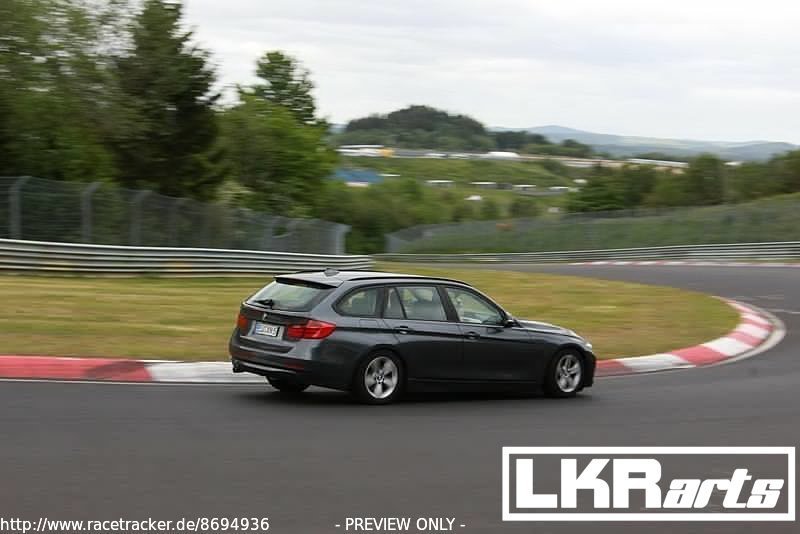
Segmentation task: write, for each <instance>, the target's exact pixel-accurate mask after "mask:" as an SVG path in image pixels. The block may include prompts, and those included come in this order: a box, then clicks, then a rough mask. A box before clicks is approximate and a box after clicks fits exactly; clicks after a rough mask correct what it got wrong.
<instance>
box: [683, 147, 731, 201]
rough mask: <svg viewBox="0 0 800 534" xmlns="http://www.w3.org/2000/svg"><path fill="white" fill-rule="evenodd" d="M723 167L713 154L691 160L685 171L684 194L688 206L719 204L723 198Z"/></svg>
mask: <svg viewBox="0 0 800 534" xmlns="http://www.w3.org/2000/svg"><path fill="white" fill-rule="evenodd" d="M724 173H725V166H724V164H723V162H722V160H721V159H719V158H718V157H716V156H714V155H713V154H703V155H700V156H697V157H696V158H693V159H692V160H691V161H690V162H689V168H688V169H686V174H685V179H684V180H682V181H683V182H684V183H685V187H686V189H685V190H684V194H685V196H686V199H687V201H688V202H689V203H690V204H699V205H708V204H719V203H721V202H722V200H723V198H724V188H725V183H724V180H725V176H724Z"/></svg>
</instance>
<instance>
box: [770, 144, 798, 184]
mask: <svg viewBox="0 0 800 534" xmlns="http://www.w3.org/2000/svg"><path fill="white" fill-rule="evenodd" d="M770 168H771V171H772V173H774V175H775V177H776V178H777V181H778V182H779V184H780V188H781V191H782V192H784V193H797V192H800V150H793V151H791V152H787V153H786V154H783V155H780V156H776V157H775V158H773V159H772V161H771V162H770Z"/></svg>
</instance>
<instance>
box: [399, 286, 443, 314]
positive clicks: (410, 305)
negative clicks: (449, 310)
mask: <svg viewBox="0 0 800 534" xmlns="http://www.w3.org/2000/svg"><path fill="white" fill-rule="evenodd" d="M397 292H398V294H399V295H400V301H401V302H402V304H403V310H405V312H406V319H414V320H417V321H446V320H447V314H446V313H445V311H444V305H443V304H442V299H441V298H439V291H437V289H436V288H435V287H433V286H401V287H398V288H397Z"/></svg>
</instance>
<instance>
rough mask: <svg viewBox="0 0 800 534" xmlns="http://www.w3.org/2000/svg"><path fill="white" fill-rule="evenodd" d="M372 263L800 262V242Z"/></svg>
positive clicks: (413, 257) (401, 257)
mask: <svg viewBox="0 0 800 534" xmlns="http://www.w3.org/2000/svg"><path fill="white" fill-rule="evenodd" d="M373 257H374V258H375V259H376V260H383V261H407V262H417V263H429V262H437V263H459V262H481V263H550V262H577V261H604V260H607V261H614V260H695V261H731V260H770V261H777V260H792V259H800V241H788V242H781V243H733V244H719V245H675V246H667V247H646V248H618V249H608V250H571V251H554V252H498V253H481V254H379V255H376V256H373Z"/></svg>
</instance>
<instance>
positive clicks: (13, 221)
mask: <svg viewBox="0 0 800 534" xmlns="http://www.w3.org/2000/svg"><path fill="white" fill-rule="evenodd" d="M30 179H31V177H30V176H22V177H20V178H18V179H17V180H16V181H15V182H14V183H13V184H12V185H11V187H9V188H8V234H9V235H10V236H11V239H22V198H21V197H20V194H21V193H22V188H23V186H25V184H26V183H27V182H28V180H30Z"/></svg>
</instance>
